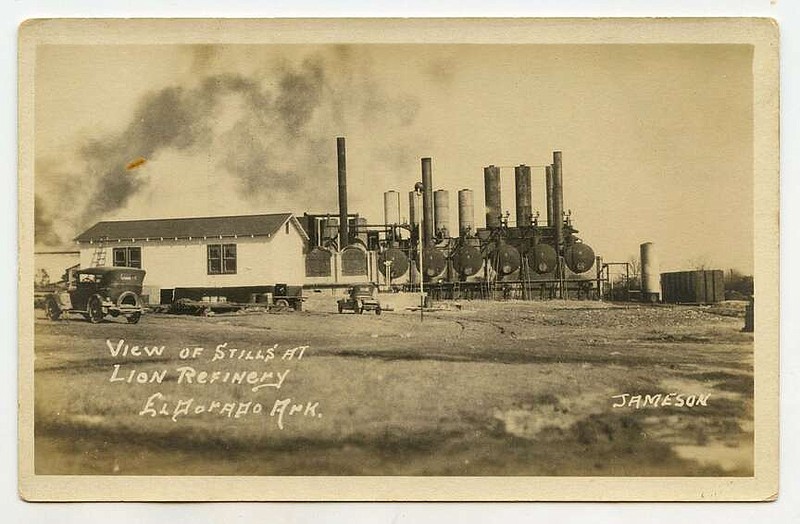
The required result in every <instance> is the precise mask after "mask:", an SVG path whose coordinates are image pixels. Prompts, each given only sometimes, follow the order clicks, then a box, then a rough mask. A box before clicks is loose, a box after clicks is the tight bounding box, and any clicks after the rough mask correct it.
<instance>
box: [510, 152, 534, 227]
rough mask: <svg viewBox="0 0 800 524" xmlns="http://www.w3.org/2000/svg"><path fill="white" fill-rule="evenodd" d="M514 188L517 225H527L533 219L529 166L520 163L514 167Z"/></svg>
mask: <svg viewBox="0 0 800 524" xmlns="http://www.w3.org/2000/svg"><path fill="white" fill-rule="evenodd" d="M514 186H515V187H514V189H515V191H516V197H517V227H523V226H529V225H531V221H532V220H533V206H532V205H531V200H532V198H533V195H532V193H531V168H530V167H529V166H526V165H525V164H520V165H518V166H517V167H515V168H514Z"/></svg>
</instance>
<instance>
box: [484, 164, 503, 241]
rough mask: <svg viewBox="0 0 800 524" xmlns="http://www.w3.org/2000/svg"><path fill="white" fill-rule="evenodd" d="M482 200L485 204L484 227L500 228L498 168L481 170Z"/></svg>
mask: <svg viewBox="0 0 800 524" xmlns="http://www.w3.org/2000/svg"><path fill="white" fill-rule="evenodd" d="M483 188H484V200H485V202H486V227H500V223H501V218H500V217H501V215H502V213H503V211H502V202H501V199H500V168H499V167H497V166H489V167H485V168H483Z"/></svg>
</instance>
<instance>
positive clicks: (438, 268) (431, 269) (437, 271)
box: [414, 244, 447, 278]
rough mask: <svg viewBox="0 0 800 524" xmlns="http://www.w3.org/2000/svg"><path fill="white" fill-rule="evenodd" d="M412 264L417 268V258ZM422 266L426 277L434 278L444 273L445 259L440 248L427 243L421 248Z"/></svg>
mask: <svg viewBox="0 0 800 524" xmlns="http://www.w3.org/2000/svg"><path fill="white" fill-rule="evenodd" d="M414 265H415V266H416V267H417V269H419V259H415V260H414ZM422 267H423V268H424V273H425V276H426V277H427V278H436V277H438V276H439V275H441V274H442V273H444V270H445V268H446V267H447V259H446V258H445V256H444V253H442V250H441V249H437V248H436V247H434V245H433V244H428V245H427V246H425V247H424V248H423V249H422Z"/></svg>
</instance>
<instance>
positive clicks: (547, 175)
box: [544, 165, 555, 226]
mask: <svg viewBox="0 0 800 524" xmlns="http://www.w3.org/2000/svg"><path fill="white" fill-rule="evenodd" d="M544 179H545V180H544V182H545V192H546V199H547V225H548V226H552V225H553V223H554V222H555V221H554V220H553V166H552V165H549V166H545V168H544Z"/></svg>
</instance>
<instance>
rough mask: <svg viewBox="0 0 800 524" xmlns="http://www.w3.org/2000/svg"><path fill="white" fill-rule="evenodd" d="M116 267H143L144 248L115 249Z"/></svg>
mask: <svg viewBox="0 0 800 524" xmlns="http://www.w3.org/2000/svg"><path fill="white" fill-rule="evenodd" d="M114 265H115V266H117V267H138V268H141V267H142V248H140V247H115V248H114Z"/></svg>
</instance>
